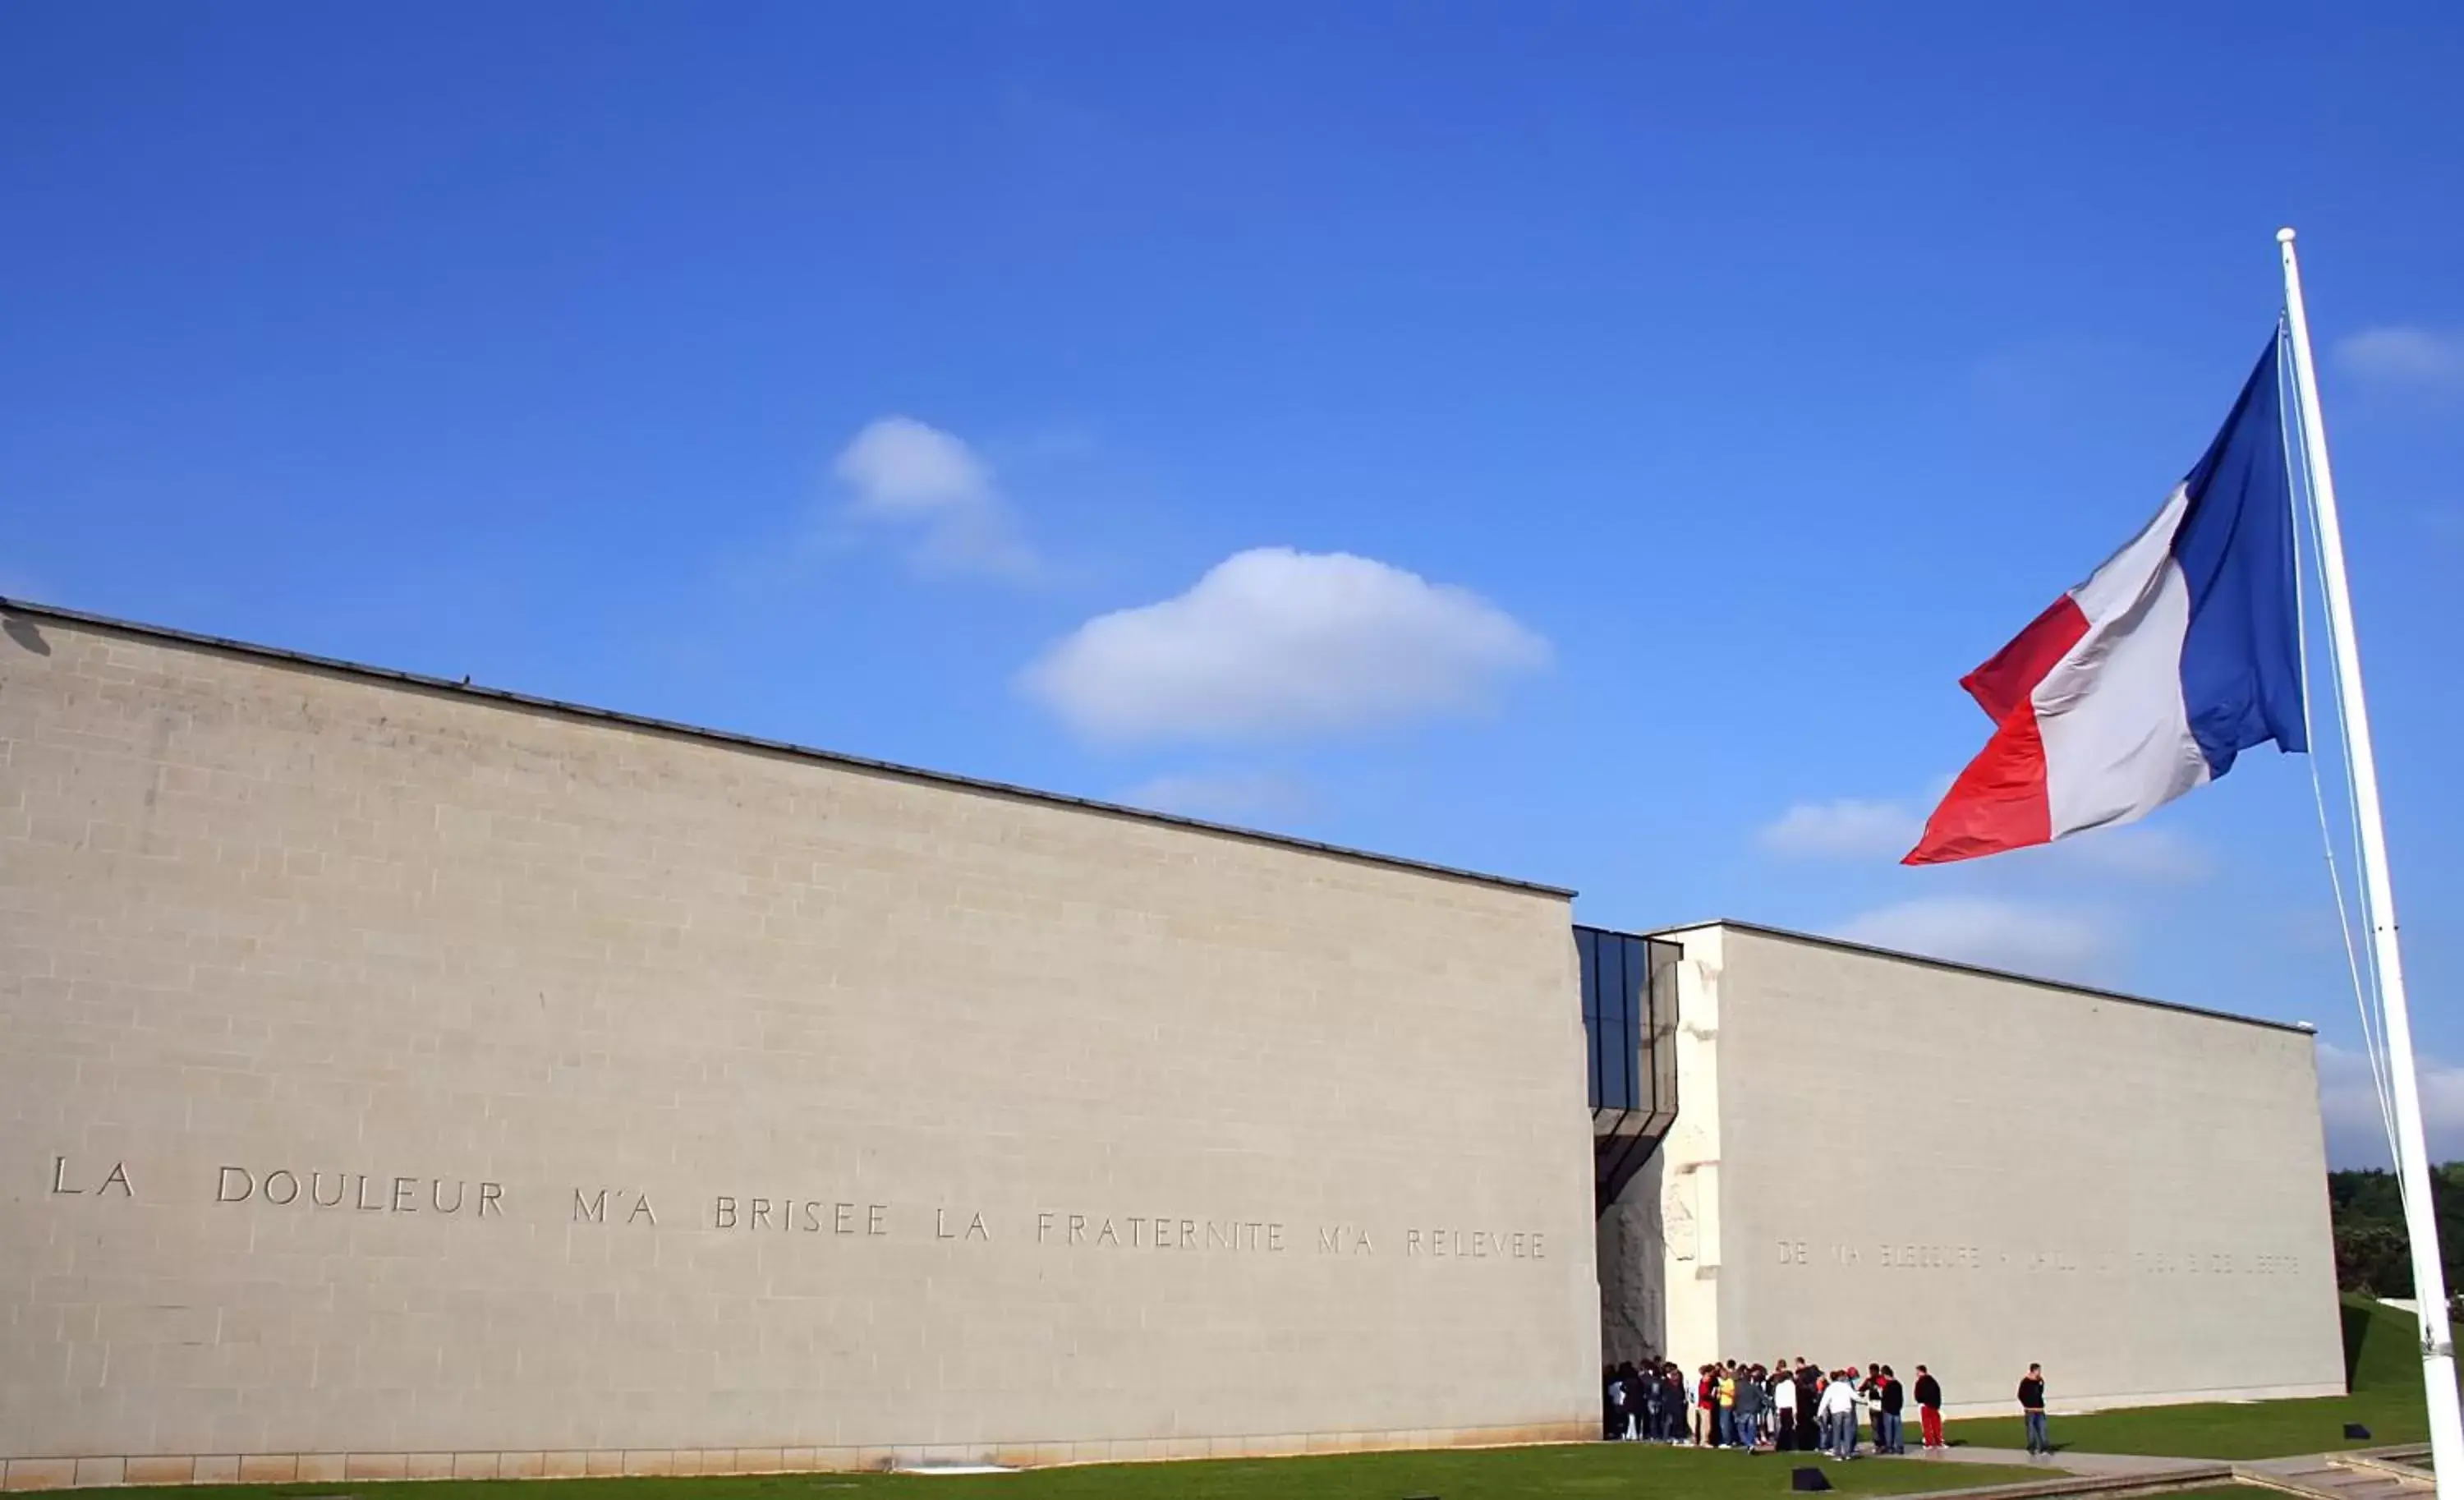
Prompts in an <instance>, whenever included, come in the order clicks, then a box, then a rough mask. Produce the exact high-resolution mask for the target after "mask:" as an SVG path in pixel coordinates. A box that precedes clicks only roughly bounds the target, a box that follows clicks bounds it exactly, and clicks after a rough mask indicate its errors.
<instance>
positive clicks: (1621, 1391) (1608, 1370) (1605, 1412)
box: [1600, 1364, 1626, 1443]
mask: <svg viewBox="0 0 2464 1500" xmlns="http://www.w3.org/2000/svg"><path fill="white" fill-rule="evenodd" d="M1625 1403H1626V1394H1625V1385H1624V1382H1622V1381H1620V1380H1619V1379H1617V1366H1616V1365H1613V1364H1604V1365H1602V1366H1600V1436H1601V1437H1603V1438H1606V1439H1608V1440H1609V1441H1610V1442H1612V1443H1614V1442H1616V1441H1617V1439H1619V1438H1621V1437H1624V1436H1625Z"/></svg>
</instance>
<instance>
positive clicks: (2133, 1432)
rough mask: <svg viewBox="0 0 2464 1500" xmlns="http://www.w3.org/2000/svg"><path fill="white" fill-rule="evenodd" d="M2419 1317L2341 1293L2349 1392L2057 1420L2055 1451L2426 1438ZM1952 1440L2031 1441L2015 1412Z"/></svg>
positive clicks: (2267, 1450)
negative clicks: (2351, 1435)
mask: <svg viewBox="0 0 2464 1500" xmlns="http://www.w3.org/2000/svg"><path fill="white" fill-rule="evenodd" d="M2415 1327H2416V1325H2415V1323H2414V1321H2413V1319H2412V1318H2411V1317H2410V1316H2409V1314H2407V1313H2399V1312H2397V1311H2396V1310H2395V1309H2393V1308H2387V1307H2382V1306H2380V1305H2379V1304H2378V1303H2376V1302H2373V1301H2371V1300H2369V1299H2368V1298H2365V1297H2347V1298H2345V1299H2344V1369H2345V1373H2346V1379H2347V1381H2348V1384H2349V1388H2350V1391H2351V1394H2350V1395H2346V1396H2331V1397H2323V1398H2321V1399H2319V1400H2316V1401H2248V1402H2230V1401H2219V1402H2213V1403H2209V1404H2202V1405H2195V1406H2141V1407H2135V1408H2130V1409H2125V1410H2120V1411H2105V1412H2098V1413H2096V1414H2094V1415H2092V1416H2085V1417H2063V1416H2060V1415H2057V1416H2056V1417H2055V1418H2054V1420H2053V1436H2054V1446H2055V1447H2056V1449H2057V1450H2058V1449H2062V1448H2072V1449H2076V1450H2078V1451H2079V1452H2082V1453H2148V1454H2157V1455H2161V1456H2165V1457H2170V1458H2213V1459H2235V1458H2284V1457H2288V1456H2290V1455H2293V1454H2296V1453H2332V1452H2335V1451H2336V1450H2337V1449H2339V1448H2360V1447H2384V1446H2387V1445H2391V1444H2397V1443H2425V1442H2428V1441H2429V1439H2430V1419H2429V1416H2428V1412H2427V1410H2426V1408H2425V1406H2424V1403H2423V1401H2422V1396H2421V1357H2420V1355H2419V1353H2418V1352H2417V1349H2418V1346H2417V1345H2416V1344H2415V1342H2414V1340H2415V1339H2416V1337H2417V1336H2418V1335H2417V1334H2416V1333H2415V1332H2414V1330H2415ZM2348 1422H2358V1423H2361V1424H2362V1425H2364V1426H2365V1427H2367V1428H2369V1429H2370V1436H2369V1439H2368V1441H2366V1442H2360V1441H2356V1442H2351V1443H2347V1442H2346V1441H2345V1440H2344V1423H2348ZM1946 1435H1947V1437H1948V1438H1949V1439H1950V1440H1951V1442H1953V1443H1968V1444H1974V1445H1977V1446H1979V1447H1994V1448H2016V1447H2024V1446H2026V1445H2027V1433H2026V1429H2025V1428H2023V1427H2022V1426H2021V1425H2020V1423H2019V1419H2018V1417H2017V1416H2016V1415H2015V1414H2013V1415H2012V1416H2009V1417H1985V1418H1978V1419H1974V1420H1971V1421H1968V1422H1954V1423H1947V1424H1946Z"/></svg>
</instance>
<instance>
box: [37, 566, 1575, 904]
mask: <svg viewBox="0 0 2464 1500" xmlns="http://www.w3.org/2000/svg"><path fill="white" fill-rule="evenodd" d="M0 613H7V614H12V615H24V616H28V617H31V618H34V619H48V620H57V621H61V622H63V623H65V624H70V625H79V626H86V627H90V628H92V629H99V630H110V631H117V632H119V633H121V634H124V635H133V636H137V637H139V638H141V639H147V640H156V641H165V642H168V643H171V644H174V645H179V646H187V647H191V648H194V649H197V650H201V651H220V652H222V653H224V654H226V655H232V656H241V657H246V658H249V659H252V660H256V661H264V662H272V663H276V664H279V665H283V666H290V667H299V668H304V669H307V670H309V671H313V672H322V673H333V674H335V675H338V676H345V677H356V678H361V679H363V680H366V681H373V682H385V683H391V684H394V685H396V686H401V687H411V688H418V689H421V690H423V691H426V692H431V693H442V694H450V695H454V696H458V697H466V698H472V699H475V700H477V701H479V702H483V703H489V704H493V705H495V706H497V707H502V708H519V709H528V710H531V711H533V712H537V713H546V714H556V715H561V716H563V717H573V718H582V719H588V720H592V721H595V722H598V723H604V724H615V725H619V726H621V727H624V728H627V729H636V730H643V731H647V732H649V733H652V734H661V735H671V736H676V737H679V738H682V739H695V740H700V741H702V742H704V743H708V744H716V745H723V746H726V747H728V748H731V749H737V750H758V751H760V752H762V753H764V754H768V755H781V756H787V757H789V758H792V759H795V760H801V761H817V762H820V763H822V764H825V765H835V766H839V767H842V768H845V769H847V770H855V771H865V772H869V773H870V774H873V775H876V776H888V777H893V778H896V779H898V780H901V781H909V782H921V783H925V784H927V785H934V786H944V787H949V788H951V789H953V790H957V791H969V792H975V793H978V794H979V795H983V796H990V797H1001V798H1006V799H1009V800H1012V801H1017V802H1031V803H1040V804H1043V805H1047V806H1057V807H1069V808H1073V809H1076V810H1078V811H1081V812H1091V813H1096V814H1098V815H1101V816H1105V817H1113V818H1128V819H1131V820H1133V821H1134V822H1138V823H1151V824H1156V825H1159V826H1162V827H1174V828H1183V829H1187V830H1189V831H1192V832H1198V833H1212V834H1216V835H1218V836H1221V837H1224V838H1233V839H1240V840H1242V841H1243V842H1246V843H1251V844H1265V845H1269V846H1271V847H1274V848H1278V849H1298V850H1301V851H1304V852H1308V853H1312V854H1324V855H1328V856H1331V857H1332V858H1336V859H1344V860H1351V861H1353V862H1356V863H1359V864H1365V865H1375V866H1379V867H1382V868H1384V869H1388V870H1400V871H1409V872H1411V873H1414V874H1422V875H1436V876H1439V877H1441V878H1443V879H1448V880H1467V881H1470V882H1472V883H1474V884H1476V885H1485V886H1497V887H1501V888H1504V889H1506V890H1509V891H1521V892H1526V893H1530V894H1534V895H1545V896H1553V897H1557V898H1560V899H1564V900H1572V899H1573V896H1574V894H1575V893H1574V892H1573V891H1571V890H1568V889H1566V888H1565V887H1563V886H1550V885H1542V884H1540V883H1539V882H1537V881H1532V880H1517V879H1515V878H1513V877H1512V876H1509V875H1493V874H1489V873H1486V872H1485V871H1477V870H1463V869H1459V868H1457V867H1455V866H1452V865H1440V864H1434V863H1431V862H1430V861H1427V860H1419V859H1408V858H1405V857H1403V856H1401V855H1399V854H1380V853H1377V852H1375V850H1371V849H1352V848H1349V847H1347V846H1344V845H1341V844H1326V843H1321V842H1319V841H1318V840H1315V839H1305V838H1296V837H1294V836H1292V835H1290V834H1286V833H1268V832H1265V831H1264V830H1262V829H1258V828H1244V827H1239V826H1238V825H1235V824H1228V823H1210V822H1208V821H1207V820H1205V819H1203V818H1187V817H1182V816H1180V815H1179V814H1177V813H1170V812H1155V811H1152V810H1150V809H1148V808H1144V807H1132V806H1128V805H1123V804H1120V803H1111V802H1101V801H1098V800H1096V799H1094V798H1091V797H1072V796H1069V795H1068V794H1067V793H1064V792H1047V791H1039V790H1037V789H1036V788H1034V787H1032V786H1020V785H1017V784H1015V783H1008V782H995V781H987V780H984V779H982V778H979V777H972V776H959V775H957V774H955V773H953V772H949V771H933V770H927V769H925V768H923V767H921V766H913V765H900V764H898V763H897V762H895V761H875V760H872V759H869V758H868V757H865V756H857V755H846V754H842V753H840V752H838V751H835V750H822V749H817V748H815V747H813V746H811V745H802V744H797V743H794V742H793V741H790V740H784V739H761V738H759V737H758V736H754V735H739V734H734V733H731V732H729V731H727V730H723V729H711V728H707V727H705V726H703V725H699V724H687V723H681V722H678V721H677V720H674V719H666V718H652V717H649V716H647V715H642V714H627V713H624V712H621V711H619V710H616V709H605V708H595V707H593V706H591V705H590V704H587V703H573V702H567V701H565V700H563V699H561V698H550V697H541V696H539V695H536V694H529V693H516V692H513V691H510V690H508V689H504V688H485V687H477V686H473V684H471V683H468V682H454V681H451V680H450V679H448V678H444V677H430V676H427V675H424V674H422V673H414V672H402V671H398V670H396V669H394V668H391V667H372V666H369V665H368V664H366V663H364V662H356V661H348V660H344V659H342V658H340V657H334V656H318V655H312V654H310V653H309V652H306V651H288V650H285V649H284V648H282V647H278V646H263V645H259V644H257V643H256V642H253V641H239V640H231V639H230V638H228V637H225V636H217V635H205V634H201V633H198V632H196V631H193V630H182V629H174V628H172V627H170V626H162V625H148V624H145V623H143V622H141V621H135V620H121V619H115V618H113V617H112V616H109V615H99V614H88V613H86V612H84V611H82V610H77V609H69V608H64V607H60V606H58V605H47V604H39V603H36V602H35V601H33V600H30V599H17V598H11V597H9V596H6V595H0Z"/></svg>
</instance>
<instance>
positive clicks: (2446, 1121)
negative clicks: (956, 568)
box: [2319, 1042, 2464, 1167]
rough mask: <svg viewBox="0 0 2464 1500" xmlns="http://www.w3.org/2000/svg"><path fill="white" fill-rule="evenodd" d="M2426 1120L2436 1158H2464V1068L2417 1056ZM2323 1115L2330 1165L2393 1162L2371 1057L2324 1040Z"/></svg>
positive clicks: (2416, 1072) (2321, 1069)
mask: <svg viewBox="0 0 2464 1500" xmlns="http://www.w3.org/2000/svg"><path fill="white" fill-rule="evenodd" d="M2416 1062H2417V1063H2418V1064H2419V1066H2418V1067H2417V1068H2416V1069H2415V1070H2414V1074H2413V1075H2414V1077H2415V1078H2417V1079H2418V1080H2419V1081H2420V1084H2421V1119H2422V1127H2423V1131H2424V1133H2425V1134H2426V1135H2428V1136H2429V1137H2430V1156H2431V1160H2433V1161H2453V1160H2455V1159H2457V1158H2464V1068H2458V1067H2455V1066H2453V1065H2452V1064H2449V1063H2443V1062H2440V1061H2438V1060H2437V1059H2436V1058H2433V1057H2418V1058H2416ZM2319 1114H2320V1117H2321V1119H2322V1120H2323V1121H2325V1123H2326V1127H2327V1164H2328V1165H2330V1166H2335V1167H2370V1166H2377V1167H2383V1166H2387V1165H2390V1164H2391V1163H2392V1160H2393V1158H2391V1157H2390V1155H2389V1154H2388V1151H2387V1127H2386V1126H2385V1125H2384V1124H2382V1123H2381V1122H2380V1116H2379V1101H2378V1092H2377V1090H2376V1089H2375V1088H2374V1087H2373V1086H2372V1084H2371V1082H2370V1067H2369V1058H2368V1057H2367V1055H2366V1054H2365V1053H2364V1052H2362V1051H2360V1050H2358V1049H2350V1048H2342V1047H2338V1046H2337V1045H2336V1044H2335V1043H2333V1042H2321V1043H2320V1044H2319Z"/></svg>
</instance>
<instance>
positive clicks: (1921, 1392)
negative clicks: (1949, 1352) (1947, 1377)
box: [1912, 1365, 1943, 1453]
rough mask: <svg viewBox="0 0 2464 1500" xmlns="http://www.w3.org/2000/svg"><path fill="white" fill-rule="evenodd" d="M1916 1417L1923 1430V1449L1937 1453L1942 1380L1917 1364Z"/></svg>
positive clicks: (1940, 1417)
mask: <svg viewBox="0 0 2464 1500" xmlns="http://www.w3.org/2000/svg"><path fill="white" fill-rule="evenodd" d="M1912 1394H1913V1395H1914V1396H1915V1397H1916V1399H1917V1417H1918V1419H1919V1423H1920V1425H1921V1426H1922V1427H1923V1428H1924V1430H1925V1451H1926V1452H1928V1453H1939V1452H1941V1451H1942V1448H1943V1442H1942V1382H1941V1381H1940V1380H1937V1379H1934V1378H1933V1373H1932V1372H1931V1371H1929V1370H1927V1369H1926V1368H1925V1366H1924V1365H1919V1366H1917V1388H1916V1390H1915V1391H1914V1392H1913V1393H1912Z"/></svg>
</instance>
